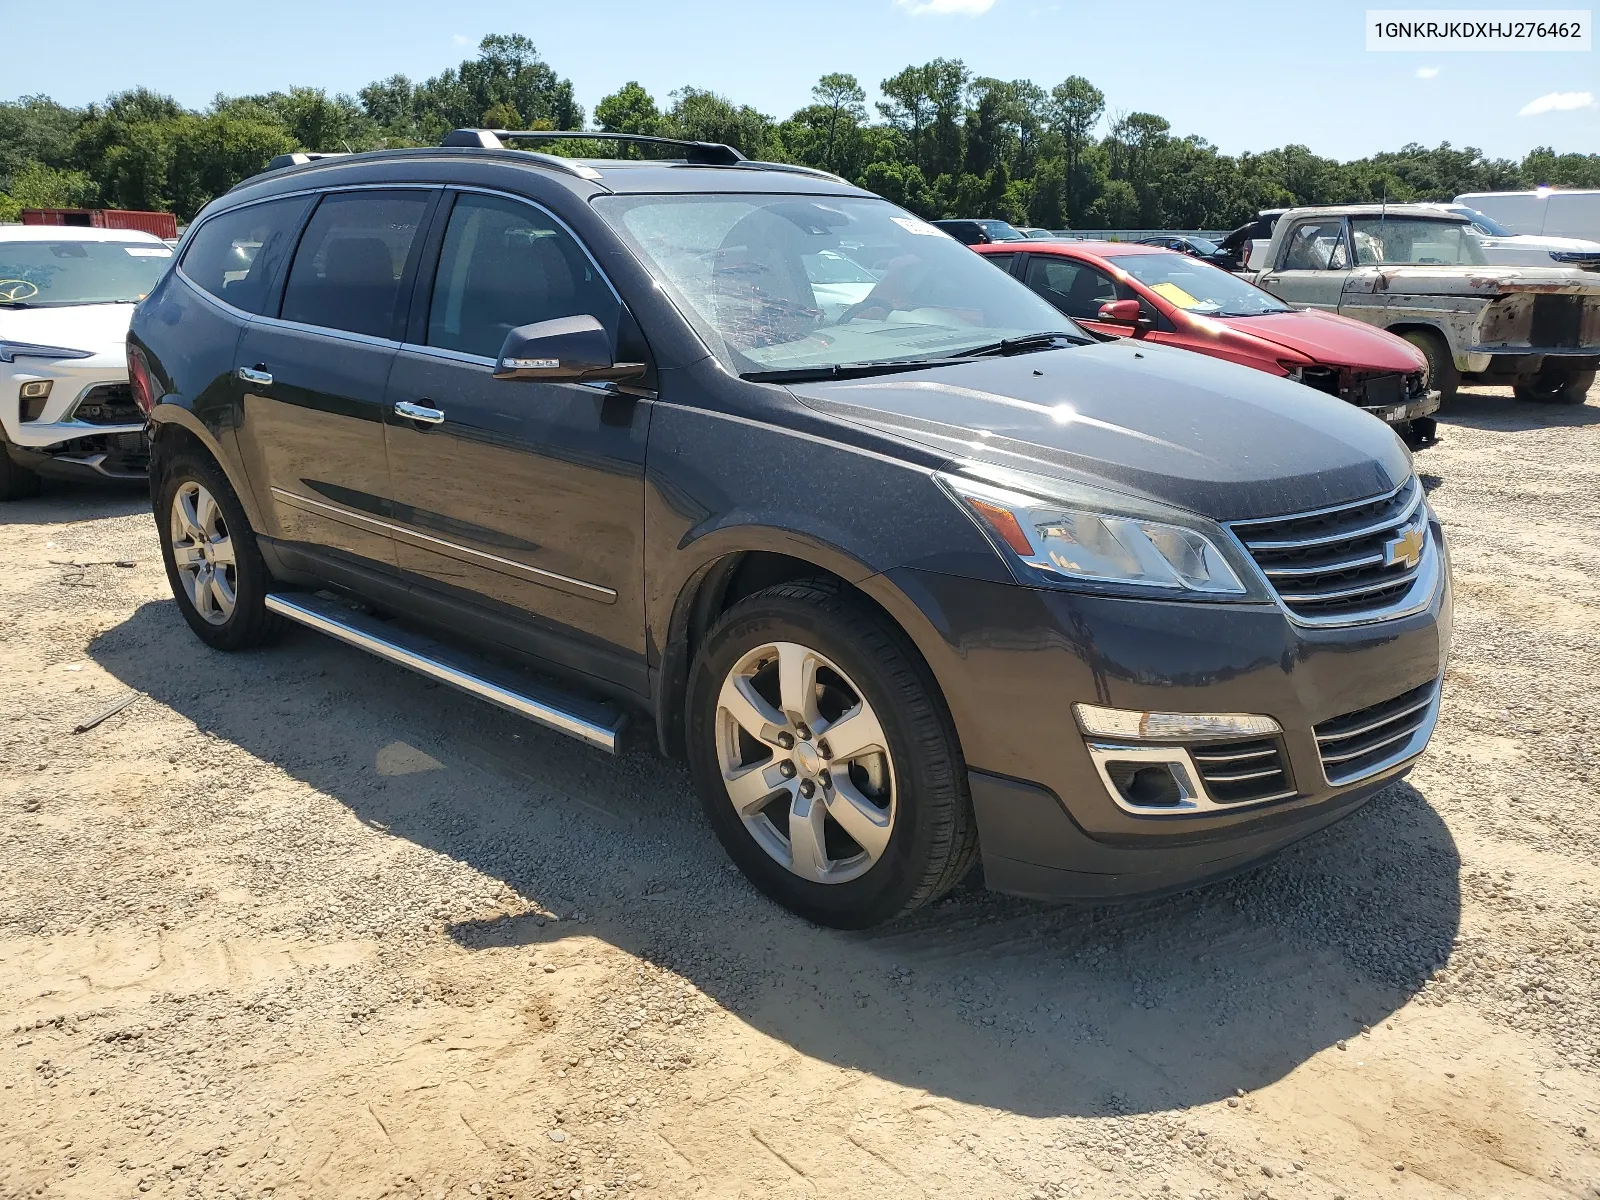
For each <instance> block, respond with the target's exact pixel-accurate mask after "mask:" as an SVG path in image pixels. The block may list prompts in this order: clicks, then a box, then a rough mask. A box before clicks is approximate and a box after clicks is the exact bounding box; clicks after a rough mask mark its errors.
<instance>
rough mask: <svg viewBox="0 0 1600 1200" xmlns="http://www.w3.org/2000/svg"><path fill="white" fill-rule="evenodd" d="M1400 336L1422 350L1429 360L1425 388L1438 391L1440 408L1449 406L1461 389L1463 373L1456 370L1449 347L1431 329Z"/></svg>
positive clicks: (1406, 332)
mask: <svg viewBox="0 0 1600 1200" xmlns="http://www.w3.org/2000/svg"><path fill="white" fill-rule="evenodd" d="M1400 336H1401V337H1403V338H1405V340H1406V341H1408V342H1410V343H1411V344H1412V345H1413V346H1415V347H1416V348H1417V349H1418V350H1421V351H1422V355H1423V357H1424V358H1426V359H1427V360H1428V377H1427V379H1425V380H1424V381H1423V386H1424V387H1430V388H1435V389H1437V390H1438V392H1439V404H1440V407H1443V406H1444V405H1446V404H1448V403H1449V402H1450V399H1451V397H1453V396H1454V395H1455V394H1456V392H1457V391H1459V390H1460V388H1461V372H1460V371H1458V370H1456V360H1455V359H1454V358H1453V357H1451V354H1450V347H1449V345H1448V344H1447V343H1446V342H1445V340H1444V338H1443V337H1442V336H1441V335H1440V334H1438V333H1435V332H1434V331H1433V330H1431V329H1407V330H1406V331H1405V332H1404V333H1402V334H1401V335H1400Z"/></svg>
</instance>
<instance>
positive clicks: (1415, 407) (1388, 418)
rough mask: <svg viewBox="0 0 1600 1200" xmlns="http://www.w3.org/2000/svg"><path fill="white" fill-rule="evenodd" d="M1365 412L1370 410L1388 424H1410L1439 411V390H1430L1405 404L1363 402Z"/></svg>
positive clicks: (1362, 407)
mask: <svg viewBox="0 0 1600 1200" xmlns="http://www.w3.org/2000/svg"><path fill="white" fill-rule="evenodd" d="M1361 410H1362V411H1363V412H1369V413H1371V414H1372V415H1373V416H1375V417H1377V418H1378V420H1380V421H1382V422H1384V423H1385V424H1387V425H1409V424H1410V423H1411V422H1412V421H1415V420H1417V419H1418V418H1419V417H1429V416H1432V415H1433V414H1434V413H1436V412H1438V411H1439V393H1438V391H1436V390H1435V391H1429V392H1427V393H1426V394H1425V395H1423V396H1421V397H1420V398H1419V399H1416V400H1408V401H1407V402H1405V403H1404V404H1363V405H1361Z"/></svg>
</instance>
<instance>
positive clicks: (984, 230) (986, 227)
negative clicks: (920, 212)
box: [933, 217, 1028, 246]
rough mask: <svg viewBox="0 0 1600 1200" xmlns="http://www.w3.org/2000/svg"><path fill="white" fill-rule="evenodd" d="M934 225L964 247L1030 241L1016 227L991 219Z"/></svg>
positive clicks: (951, 221)
mask: <svg viewBox="0 0 1600 1200" xmlns="http://www.w3.org/2000/svg"><path fill="white" fill-rule="evenodd" d="M933 224H934V225H935V226H937V227H938V228H940V229H942V230H944V231H945V232H946V233H948V234H949V235H950V236H951V237H953V238H955V240H956V241H958V242H960V243H961V244H962V245H963V246H984V245H987V244H988V243H990V242H1025V241H1027V240H1028V235H1027V234H1025V233H1023V232H1022V230H1020V229H1018V228H1017V227H1016V226H1015V225H1012V224H1009V223H1008V222H1005V221H996V220H993V219H989V218H985V219H983V220H968V219H966V218H964V217H963V218H955V219H952V220H947V221H934V222H933Z"/></svg>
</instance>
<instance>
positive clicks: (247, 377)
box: [234, 367, 272, 387]
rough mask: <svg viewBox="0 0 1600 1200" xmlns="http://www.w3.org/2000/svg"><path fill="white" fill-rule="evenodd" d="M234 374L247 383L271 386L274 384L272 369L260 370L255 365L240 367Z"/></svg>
mask: <svg viewBox="0 0 1600 1200" xmlns="http://www.w3.org/2000/svg"><path fill="white" fill-rule="evenodd" d="M234 374H235V375H237V376H238V377H239V378H240V379H242V380H244V382H246V383H255V384H260V385H261V386H262V387H269V386H271V384H272V372H270V371H258V370H257V369H256V368H254V367H240V368H239V369H238V370H237V371H235V372H234Z"/></svg>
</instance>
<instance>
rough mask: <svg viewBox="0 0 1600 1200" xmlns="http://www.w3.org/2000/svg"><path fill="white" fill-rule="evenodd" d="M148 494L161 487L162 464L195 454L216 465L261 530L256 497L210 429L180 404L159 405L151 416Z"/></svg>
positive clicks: (253, 526) (153, 493)
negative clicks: (184, 453)
mask: <svg viewBox="0 0 1600 1200" xmlns="http://www.w3.org/2000/svg"><path fill="white" fill-rule="evenodd" d="M149 434H150V494H151V496H152V497H153V496H154V495H155V494H156V490H157V489H158V488H159V487H160V486H161V475H162V471H163V466H164V464H165V462H166V461H167V460H168V459H170V458H171V457H172V456H173V455H175V454H179V453H182V452H183V451H184V450H197V451H199V452H201V453H203V454H205V455H206V457H208V458H210V459H211V461H212V462H214V463H216V464H217V469H218V470H220V471H221V472H222V473H223V475H224V476H225V477H226V478H227V480H228V486H229V487H231V488H232V489H233V494H234V495H235V496H237V497H238V498H239V503H240V505H242V506H243V508H244V511H245V515H246V516H247V517H249V518H250V525H251V528H253V529H257V530H259V529H261V528H263V526H262V522H261V513H260V512H259V511H258V510H257V507H256V499H255V494H254V493H253V492H252V491H251V490H250V487H249V484H248V483H247V481H246V480H244V479H243V478H241V477H240V473H239V471H238V470H237V469H236V468H235V467H234V466H233V465H232V464H231V463H230V462H229V456H228V455H227V454H225V453H224V452H223V449H222V444H221V443H220V442H219V441H218V440H217V437H216V434H214V433H213V432H212V431H211V429H210V428H209V427H207V425H206V424H205V422H203V421H202V420H200V418H199V417H197V416H195V415H194V413H193V412H192V411H191V410H189V409H187V408H184V407H183V406H182V405H180V404H170V403H166V404H158V405H156V407H155V410H154V411H153V412H152V413H151V414H150V429H149Z"/></svg>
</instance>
